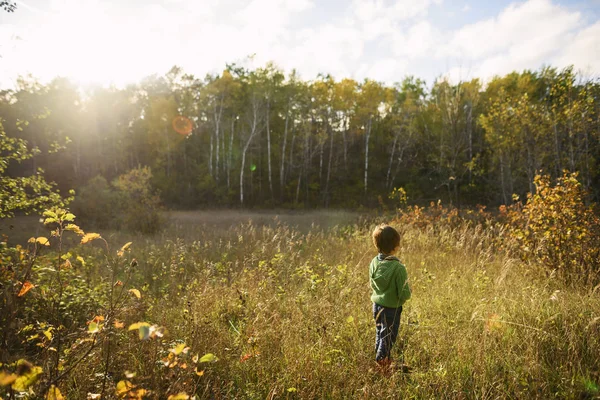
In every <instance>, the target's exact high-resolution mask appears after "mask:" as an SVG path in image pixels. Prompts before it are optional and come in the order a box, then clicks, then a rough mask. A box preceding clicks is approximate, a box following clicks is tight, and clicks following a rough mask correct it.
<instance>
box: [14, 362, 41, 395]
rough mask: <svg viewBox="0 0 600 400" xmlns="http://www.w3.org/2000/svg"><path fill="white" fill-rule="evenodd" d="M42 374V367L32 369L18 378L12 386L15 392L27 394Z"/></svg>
mask: <svg viewBox="0 0 600 400" xmlns="http://www.w3.org/2000/svg"><path fill="white" fill-rule="evenodd" d="M41 373H42V367H32V368H31V369H30V370H29V372H27V373H25V374H23V375H21V376H19V377H17V379H15V381H14V383H13V384H12V388H13V390H16V391H18V392H25V391H27V389H29V387H30V386H32V385H33V384H35V383H36V382H37V380H38V378H39V376H40V375H41Z"/></svg>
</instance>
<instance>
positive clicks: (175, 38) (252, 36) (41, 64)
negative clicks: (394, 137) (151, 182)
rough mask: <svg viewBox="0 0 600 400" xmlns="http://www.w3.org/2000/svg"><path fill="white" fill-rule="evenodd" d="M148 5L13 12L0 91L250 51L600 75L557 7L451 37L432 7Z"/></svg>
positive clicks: (342, 61)
mask: <svg viewBox="0 0 600 400" xmlns="http://www.w3.org/2000/svg"><path fill="white" fill-rule="evenodd" d="M29 1H35V0H29ZM154 1H155V2H152V3H144V2H135V3H134V2H120V3H117V2H107V1H101V0H51V1H48V2H46V3H44V2H43V1H41V0H40V2H39V3H36V4H34V6H32V7H33V8H34V9H35V10H37V11H35V12H34V11H30V10H29V9H26V8H22V9H20V10H19V12H17V13H15V15H16V17H14V18H13V16H12V15H11V18H13V19H11V20H10V22H11V23H10V24H8V23H4V21H3V20H2V21H1V22H2V23H1V24H0V55H2V58H0V85H1V84H2V82H1V80H2V78H4V77H11V78H14V77H15V76H16V75H17V74H19V73H21V74H23V73H27V72H29V71H30V72H33V73H34V74H35V75H37V76H39V77H41V78H43V79H49V78H52V77H54V76H56V75H67V76H70V77H73V78H75V79H76V80H79V81H81V82H89V81H92V82H93V81H98V82H105V81H107V80H108V81H113V82H115V83H117V84H122V83H125V82H128V81H136V80H139V79H140V78H142V77H143V76H145V75H147V74H151V73H164V72H165V71H167V70H168V69H169V68H170V67H171V66H173V65H175V64H177V65H181V66H182V67H184V69H185V70H186V71H189V72H191V73H194V74H196V75H199V76H203V75H204V74H205V73H207V72H217V71H219V70H220V69H222V68H223V67H224V65H225V63H227V62H235V61H238V60H243V59H244V58H245V57H246V56H248V55H250V54H254V53H255V54H256V57H255V59H254V65H264V63H266V62H267V61H271V60H272V61H274V62H275V63H276V64H278V65H280V66H282V67H283V68H285V69H286V70H287V71H290V70H291V69H293V68H295V69H297V70H298V71H299V72H300V73H301V75H302V76H303V77H304V78H306V79H312V78H314V77H315V76H316V75H317V74H318V73H320V72H322V73H331V74H332V75H334V76H335V77H336V78H337V79H342V78H344V77H353V78H355V79H359V80H362V79H363V78H366V77H369V78H372V79H376V80H383V81H386V82H389V83H391V82H394V81H399V80H401V79H402V78H403V77H404V75H405V74H413V75H416V76H418V77H424V78H426V79H427V80H428V81H431V80H432V78H433V77H435V76H439V75H442V74H448V76H454V77H457V78H462V79H469V78H472V77H482V78H489V77H491V76H493V75H495V74H505V73H508V72H510V71H512V70H515V69H516V70H521V69H524V68H529V69H536V68H539V67H540V66H541V65H542V64H552V65H556V66H565V65H569V64H575V66H576V67H577V68H582V69H586V70H591V71H592V72H594V71H595V73H598V72H600V22H595V23H593V24H592V25H589V24H586V23H585V19H584V17H583V16H582V14H581V13H580V12H578V11H574V10H573V8H566V7H562V6H560V5H558V3H557V2H556V1H557V0H527V1H522V2H519V3H513V4H511V5H509V6H507V7H506V8H505V9H504V10H502V11H501V12H500V13H498V15H496V16H494V17H491V18H487V19H485V20H482V21H472V22H471V23H470V24H467V25H465V26H463V27H461V28H458V29H454V30H452V29H448V28H446V26H448V21H445V20H444V18H445V17H444V16H445V15H447V12H448V9H447V8H445V7H444V6H443V4H442V2H441V0H421V1H414V0H353V1H352V2H351V3H349V4H348V6H347V7H346V8H345V9H343V8H341V7H339V6H335V5H334V6H332V5H329V3H327V5H326V3H325V2H321V1H316V0H251V1H247V0H154ZM32 4H33V3H32ZM136 4H137V5H136ZM473 4H475V3H473ZM435 7H438V11H441V12H437V13H433V12H431V11H432V10H433V9H434V8H435ZM473 7H475V6H473ZM478 7H479V6H478ZM33 8H32V9H33ZM462 10H463V12H467V11H469V10H470V6H469V5H468V4H466V5H465V6H464V7H463V9H462ZM325 13H329V14H327V15H325ZM469 14H470V15H472V14H475V13H469ZM3 18H8V17H6V16H3V15H0V19H3ZM19 18H22V19H21V20H19ZM446 19H447V18H446ZM17 36H19V37H22V38H23V40H16V37H17Z"/></svg>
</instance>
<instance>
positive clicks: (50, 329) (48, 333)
mask: <svg viewBox="0 0 600 400" xmlns="http://www.w3.org/2000/svg"><path fill="white" fill-rule="evenodd" d="M44 336H46V338H47V339H48V340H49V341H52V327H50V328H48V329H47V330H45V331H44Z"/></svg>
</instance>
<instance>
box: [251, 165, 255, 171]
mask: <svg viewBox="0 0 600 400" xmlns="http://www.w3.org/2000/svg"><path fill="white" fill-rule="evenodd" d="M250 171H252V172H254V171H256V164H252V165H250Z"/></svg>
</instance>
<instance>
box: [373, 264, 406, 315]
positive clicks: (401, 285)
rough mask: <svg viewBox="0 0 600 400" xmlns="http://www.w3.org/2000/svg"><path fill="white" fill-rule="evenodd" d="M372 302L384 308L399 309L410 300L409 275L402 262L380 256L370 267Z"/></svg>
mask: <svg viewBox="0 0 600 400" xmlns="http://www.w3.org/2000/svg"><path fill="white" fill-rule="evenodd" d="M369 277H370V281H371V289H372V290H373V293H372V294H371V301H373V303H376V304H379V305H380V306H383V307H389V308H397V307H400V306H401V305H403V304H404V302H405V301H406V300H408V299H410V287H409V286H408V273H407V272H406V267H405V266H404V265H402V263H401V262H400V260H398V259H397V258H396V257H393V256H387V257H386V256H385V255H383V254H380V255H378V256H377V257H375V258H374V259H373V261H371V265H370V266H369Z"/></svg>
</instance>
